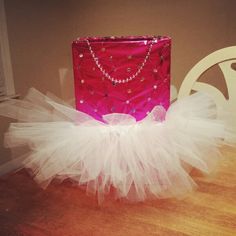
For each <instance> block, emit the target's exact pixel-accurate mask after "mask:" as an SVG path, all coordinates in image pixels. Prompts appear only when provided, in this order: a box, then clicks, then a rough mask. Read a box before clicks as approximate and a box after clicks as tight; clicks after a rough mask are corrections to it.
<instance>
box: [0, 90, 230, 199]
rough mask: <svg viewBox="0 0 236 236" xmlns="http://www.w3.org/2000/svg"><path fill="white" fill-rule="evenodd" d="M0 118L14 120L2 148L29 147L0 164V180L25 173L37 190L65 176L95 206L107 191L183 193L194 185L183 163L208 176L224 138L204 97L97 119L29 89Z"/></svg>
mask: <svg viewBox="0 0 236 236" xmlns="http://www.w3.org/2000/svg"><path fill="white" fill-rule="evenodd" d="M0 115H4V116H8V117H11V118H15V119H17V123H11V124H10V127H9V130H8V131H7V133H6V134H5V145H6V147H9V148H12V149H13V150H14V148H18V147H28V152H25V153H23V154H22V155H20V156H17V157H14V159H12V160H11V161H9V162H8V163H5V164H4V165H2V166H1V167H0V174H1V175H3V174H5V173H7V172H9V171H12V170H19V169H21V168H26V169H28V170H30V173H32V175H33V176H34V179H35V181H36V182H37V183H39V184H40V186H42V187H43V188H46V187H47V186H48V184H49V183H50V182H51V181H52V180H53V179H55V178H56V179H59V180H61V181H62V180H64V179H67V178H69V179H71V180H73V182H75V183H76V184H77V185H79V186H83V187H84V188H86V191H87V192H88V193H94V194H97V196H98V200H99V202H101V201H102V200H103V197H104V195H105V194H107V193H110V192H111V190H112V191H113V194H115V197H116V198H128V199H129V200H132V201H143V200H145V199H147V198H149V197H151V198H153V197H154V198H155V197H157V198H166V197H179V196H183V195H184V194H186V193H187V192H189V191H190V190H192V188H193V187H195V185H196V184H195V182H194V181H193V179H192V178H191V177H190V175H189V173H188V171H187V169H186V168H185V166H186V165H187V166H191V167H194V168H196V169H199V170H201V171H202V172H204V173H208V172H209V171H210V169H211V167H212V166H214V163H215V161H216V160H217V159H218V157H219V156H220V152H219V149H218V148H219V145H222V144H223V143H224V138H225V135H226V130H225V125H224V122H223V121H221V120H218V119H217V118H216V106H215V104H214V102H213V101H212V100H211V98H210V97H208V96H206V95H204V94H202V93H195V94H193V95H191V96H189V97H187V98H184V99H182V100H178V101H176V102H175V103H173V104H172V105H171V107H170V108H169V109H168V111H167V112H165V110H164V108H163V107H161V106H156V107H155V108H154V109H153V110H152V112H150V113H149V115H148V116H147V117H146V118H145V119H143V120H142V121H139V122H136V120H135V119H134V118H133V117H132V116H131V115H127V114H117V113H114V114H109V115H105V116H103V119H104V122H101V121H97V120H95V119H94V118H93V117H91V116H89V115H87V114H85V113H83V112H79V111H77V110H75V109H74V108H73V107H71V106H69V105H67V104H65V103H64V102H63V101H60V100H59V99H57V98H55V97H53V96H52V95H48V96H45V95H43V94H41V93H40V92H39V91H37V90H35V89H30V90H29V93H28V94H27V96H26V97H25V98H24V99H23V100H10V101H9V102H5V103H3V104H1V106H0Z"/></svg>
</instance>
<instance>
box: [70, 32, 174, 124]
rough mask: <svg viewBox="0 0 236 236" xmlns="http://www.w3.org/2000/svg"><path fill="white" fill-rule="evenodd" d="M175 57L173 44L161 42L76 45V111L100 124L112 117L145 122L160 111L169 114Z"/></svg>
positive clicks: (113, 40) (107, 40)
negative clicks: (172, 57)
mask: <svg viewBox="0 0 236 236" xmlns="http://www.w3.org/2000/svg"><path fill="white" fill-rule="evenodd" d="M87 40H88V42H87ZM151 44H152V45H151ZM150 48H151V50H150ZM148 51H150V53H149V54H148ZM170 51H171V39H170V38H169V37H161V36H138V37H137V36H136V37H133V36H127V37H112V36H111V37H84V38H79V39H77V40H75V41H74V42H73V43H72V52H73V67H74V68H73V69H74V79H75V98H76V109H77V110H79V111H82V112H85V113H87V114H89V115H91V116H93V117H94V118H96V119H98V120H102V115H105V114H109V113H126V114H130V115H132V116H134V117H135V118H136V120H141V119H143V118H144V117H145V116H146V115H147V114H148V112H150V111H151V110H152V108H153V107H154V106H156V105H162V106H163V107H164V108H165V109H168V107H169V104H170ZM92 54H94V56H93V55H92ZM94 58H97V62H98V63H96V61H95V59H94ZM98 65H100V68H99V66H98ZM142 65H143V66H142ZM101 68H102V69H103V72H102V70H101ZM104 73H106V74H104ZM130 78H132V79H130ZM114 81H116V82H114ZM117 81H119V82H117Z"/></svg>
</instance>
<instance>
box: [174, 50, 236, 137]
mask: <svg viewBox="0 0 236 236" xmlns="http://www.w3.org/2000/svg"><path fill="white" fill-rule="evenodd" d="M234 63H236V46H232V47H227V48H223V49H220V50H217V51H215V52H213V53H211V54H210V55H208V56H206V57H205V58H203V59H202V60H201V61H199V62H198V63H197V64H196V65H195V66H194V67H193V68H192V69H191V70H190V71H189V72H188V74H187V75H186V77H185V78H184V80H183V82H182V84H181V87H180V90H179V93H178V99H180V98H182V97H185V96H188V95H190V93H191V91H203V92H206V93H208V94H210V95H211V96H212V97H213V99H214V100H215V102H216V105H217V107H218V115H219V116H221V115H222V114H221V111H222V110H223V111H226V112H227V111H229V112H230V114H231V115H230V116H229V117H227V122H228V124H229V127H230V129H232V127H236V69H235V68H233V67H232V65H233V64H234ZM214 65H218V66H219V67H220V69H221V71H222V73H223V75H224V79H225V82H226V86H227V90H228V99H226V98H225V96H224V95H223V94H222V92H221V91H220V90H219V89H217V88H215V87H214V86H212V85H210V84H207V83H204V82H199V81H197V80H198V78H199V77H200V76H201V75H202V74H203V73H204V72H205V71H206V70H208V69H209V68H211V67H213V66H214ZM235 132H236V128H235Z"/></svg>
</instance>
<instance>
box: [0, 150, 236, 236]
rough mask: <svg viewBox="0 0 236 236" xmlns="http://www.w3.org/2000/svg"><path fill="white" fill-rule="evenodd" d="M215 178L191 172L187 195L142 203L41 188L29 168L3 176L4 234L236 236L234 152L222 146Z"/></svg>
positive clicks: (0, 234)
mask: <svg viewBox="0 0 236 236" xmlns="http://www.w3.org/2000/svg"><path fill="white" fill-rule="evenodd" d="M222 152H223V154H224V157H223V159H222V160H221V161H220V163H219V166H218V167H217V170H216V171H215V172H214V174H212V175H211V176H201V175H200V174H199V173H197V172H196V171H193V173H192V175H193V176H194V179H195V181H196V183H197V184H198V186H199V187H198V189H197V190H196V191H194V192H193V193H191V194H189V195H188V196H186V197H185V198H184V199H179V200H176V199H175V200H174V199H169V200H166V199H165V200H155V201H148V202H144V203H138V204H128V203H125V202H121V201H112V200H109V199H108V200H107V201H106V202H104V204H103V205H102V206H98V205H97V203H96V200H95V198H94V197H90V196H87V195H86V194H85V193H84V191H83V190H81V189H79V188H77V187H73V186H72V185H71V183H69V182H65V183H62V184H58V183H54V184H51V185H50V186H49V187H48V189H47V190H42V189H40V188H39V187H38V186H37V185H36V184H35V183H34V181H33V180H32V178H31V177H30V176H29V175H28V174H27V173H26V172H25V171H21V172H18V173H14V174H11V175H8V176H6V177H4V178H1V180H0V236H8V235H10V236H13V235H14V236H18V235H22V236H44V235H46V236H49V235H50V236H51V235H52V236H90V235H91V236H110V235H111V236H113V235H114V236H132V235H134V236H141V235H145V236H146V235H147V236H148V235H161V236H162V235H163V236H165V235H170V236H177V235H200V236H230V235H231V236H233V235H236V151H235V149H232V148H231V149H229V148H223V149H222Z"/></svg>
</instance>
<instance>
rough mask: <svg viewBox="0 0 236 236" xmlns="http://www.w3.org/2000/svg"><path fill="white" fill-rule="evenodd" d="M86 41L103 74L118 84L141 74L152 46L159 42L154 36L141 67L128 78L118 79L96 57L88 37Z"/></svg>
mask: <svg viewBox="0 0 236 236" xmlns="http://www.w3.org/2000/svg"><path fill="white" fill-rule="evenodd" d="M86 42H87V44H88V47H89V51H90V54H91V55H92V57H93V60H94V62H95V63H96V65H97V67H98V68H99V70H100V71H101V72H102V74H103V75H104V76H105V77H106V78H107V79H109V80H110V81H111V82H112V83H113V84H116V83H118V84H119V83H127V82H129V81H131V80H133V79H135V78H136V77H137V76H138V75H139V74H140V72H141V71H142V70H143V67H144V66H145V64H146V62H147V60H148V58H149V56H150V53H151V50H152V46H153V44H154V42H157V39H156V38H154V39H153V40H152V41H151V43H150V46H149V48H148V52H147V54H146V56H145V58H144V60H143V62H142V64H141V65H140V66H139V68H138V69H137V71H136V72H135V73H134V74H133V75H131V76H129V77H126V78H124V79H122V80H118V79H116V78H114V77H112V76H111V75H109V74H108V73H107V71H106V70H105V69H104V68H103V66H102V65H101V63H100V62H99V60H98V58H97V57H96V55H95V53H94V51H93V49H92V47H91V45H90V42H89V40H88V39H86Z"/></svg>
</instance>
